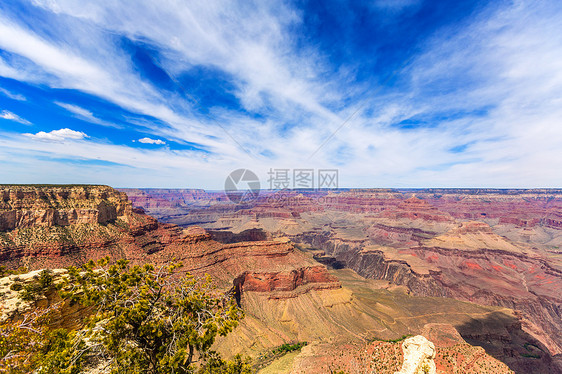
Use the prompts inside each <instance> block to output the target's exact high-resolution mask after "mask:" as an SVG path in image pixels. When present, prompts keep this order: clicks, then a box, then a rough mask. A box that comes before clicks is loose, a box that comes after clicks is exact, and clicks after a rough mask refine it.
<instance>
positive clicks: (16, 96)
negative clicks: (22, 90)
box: [0, 87, 27, 101]
mask: <svg viewBox="0 0 562 374" xmlns="http://www.w3.org/2000/svg"><path fill="white" fill-rule="evenodd" d="M0 93H1V94H2V95H4V96H6V97H9V98H10V99H13V100H18V101H26V100H27V99H26V98H25V96H23V95H20V94H15V93H13V92H10V91H8V90H6V89H5V88H2V87H0Z"/></svg>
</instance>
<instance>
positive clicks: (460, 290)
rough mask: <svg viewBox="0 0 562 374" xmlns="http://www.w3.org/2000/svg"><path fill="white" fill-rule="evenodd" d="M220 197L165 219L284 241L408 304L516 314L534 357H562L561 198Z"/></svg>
mask: <svg viewBox="0 0 562 374" xmlns="http://www.w3.org/2000/svg"><path fill="white" fill-rule="evenodd" d="M219 195H220V194H218V193H217V195H216V199H214V200H213V199H212V197H210V196H207V197H206V199H207V200H206V201H207V202H209V201H212V204H209V205H208V206H205V202H204V201H202V200H201V201H199V202H195V203H194V204H195V205H194V206H193V208H189V209H193V210H190V214H186V215H182V214H177V215H170V216H168V217H165V218H164V219H165V220H167V221H169V222H174V223H178V224H185V225H189V224H190V222H193V219H194V217H193V216H192V215H191V212H196V216H197V219H198V220H199V221H200V222H202V223H201V224H202V225H203V227H205V228H209V229H212V230H216V231H219V232H220V231H222V232H223V234H222V236H223V237H229V235H230V236H234V235H238V233H241V232H244V231H245V230H250V229H251V230H264V231H265V232H267V233H268V234H269V235H271V236H272V237H275V236H277V235H286V236H289V237H290V238H291V240H293V241H295V242H299V243H302V244H303V247H307V248H309V249H311V250H312V251H313V253H314V254H315V256H316V258H319V259H322V261H323V262H324V263H326V264H338V266H339V267H341V266H347V267H349V268H352V269H354V270H355V271H357V272H358V273H359V274H361V275H362V276H364V277H367V278H372V279H378V280H385V281H388V282H391V283H393V284H396V285H402V286H406V287H407V288H408V289H409V292H410V293H411V294H413V295H418V296H430V297H448V298H455V299H459V300H466V301H470V302H477V303H481V304H486V305H497V306H505V307H509V308H514V309H516V310H517V311H518V312H519V313H520V315H521V316H522V327H523V328H524V329H525V331H527V332H528V333H530V334H532V335H533V336H534V337H535V338H537V339H539V340H540V342H541V343H542V344H543V348H542V349H544V350H545V351H548V352H549V353H550V354H551V355H557V354H561V353H562V341H561V339H560V336H562V323H561V322H560V321H561V320H562V298H561V297H560V295H561V294H562V291H561V290H562V273H561V271H562V262H561V261H560V258H561V257H560V255H561V254H562V250H561V249H560V248H562V230H561V228H562V190H560V189H537V190H492V189H479V190H476V189H474V190H471V189H421V190H349V191H342V192H335V191H332V192H322V191H315V192H287V193H284V194H282V195H281V196H277V195H275V194H270V193H269V192H265V193H264V194H262V195H261V196H260V198H258V200H257V201H256V202H254V203H253V204H247V205H244V206H234V205H232V204H230V205H226V204H222V203H221V202H220V201H219ZM159 198H165V196H164V195H160V196H159ZM225 231H230V232H231V233H234V234H227V233H224V232H225ZM318 250H320V251H321V252H318ZM322 252H324V253H322ZM329 260H330V261H329Z"/></svg>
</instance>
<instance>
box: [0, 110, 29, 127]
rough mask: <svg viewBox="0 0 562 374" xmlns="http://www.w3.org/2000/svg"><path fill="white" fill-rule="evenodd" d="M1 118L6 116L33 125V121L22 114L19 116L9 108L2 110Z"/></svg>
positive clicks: (8, 118) (11, 119)
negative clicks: (22, 116)
mask: <svg viewBox="0 0 562 374" xmlns="http://www.w3.org/2000/svg"><path fill="white" fill-rule="evenodd" d="M0 118H4V119H7V120H10V121H15V122H19V123H21V124H24V125H31V122H29V121H28V120H26V119H23V118H21V117H20V116H18V115H17V114H15V113H12V112H10V111H9V110H3V111H2V112H0Z"/></svg>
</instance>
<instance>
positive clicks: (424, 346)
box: [395, 335, 437, 374]
mask: <svg viewBox="0 0 562 374" xmlns="http://www.w3.org/2000/svg"><path fill="white" fill-rule="evenodd" d="M402 350H403V351H404V362H403V364H402V368H401V369H400V371H397V372H395V374H436V373H437V369H436V367H435V362H434V361H433V359H434V358H435V352H436V351H435V345H434V344H433V343H432V342H430V341H429V340H427V339H426V338H425V337H423V336H422V335H416V336H413V337H410V338H407V339H406V340H404V343H402Z"/></svg>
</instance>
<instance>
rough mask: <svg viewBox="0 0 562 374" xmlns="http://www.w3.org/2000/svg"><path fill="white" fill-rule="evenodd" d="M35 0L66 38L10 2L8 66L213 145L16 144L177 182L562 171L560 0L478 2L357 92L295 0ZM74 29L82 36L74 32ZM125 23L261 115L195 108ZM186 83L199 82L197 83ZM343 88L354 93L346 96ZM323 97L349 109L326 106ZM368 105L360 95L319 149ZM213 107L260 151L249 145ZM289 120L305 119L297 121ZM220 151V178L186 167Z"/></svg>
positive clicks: (436, 178)
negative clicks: (130, 44)
mask: <svg viewBox="0 0 562 374" xmlns="http://www.w3.org/2000/svg"><path fill="white" fill-rule="evenodd" d="M34 2H35V3H37V4H42V5H43V6H44V7H45V8H46V9H48V10H51V11H53V14H57V15H59V14H61V15H65V16H57V17H59V18H57V22H56V23H55V24H53V25H52V27H51V29H50V34H52V35H55V36H58V37H59V38H60V39H61V40H62V41H59V40H57V37H47V36H43V35H40V34H36V33H34V32H32V31H30V30H29V29H27V28H25V27H23V26H21V25H19V24H17V22H15V21H9V20H6V19H4V18H2V16H0V47H1V48H3V49H5V50H7V51H9V52H11V53H12V54H18V55H21V56H23V57H22V59H25V61H27V60H29V61H28V62H27V63H24V62H25V61H19V62H18V63H14V62H13V59H12V60H10V61H4V60H2V59H1V58H0V75H4V76H10V77H12V78H14V79H21V80H24V81H28V82H37V81H40V82H41V83H43V84H46V85H48V86H51V87H57V88H66V89H77V90H82V91H85V92H88V93H90V94H93V95H97V96H99V97H102V98H104V99H106V100H108V101H110V102H112V103H115V104H117V105H119V106H121V107H123V108H124V109H127V110H130V111H132V112H134V113H139V114H146V115H150V116H154V117H156V118H157V119H158V120H160V122H159V123H162V122H164V123H165V125H164V126H160V125H155V124H151V122H150V121H146V123H144V122H143V125H142V127H143V133H147V135H150V137H148V138H146V139H148V140H149V141H150V142H155V143H151V144H159V143H156V142H158V141H160V142H163V141H162V140H159V139H158V138H162V139H164V138H165V139H170V141H171V140H173V141H174V142H182V141H183V142H191V143H197V144H200V145H201V146H202V147H204V148H205V149H208V150H209V154H203V153H198V152H192V153H181V152H180V153H178V152H174V151H170V150H166V148H167V147H155V148H158V149H157V150H145V149H143V150H142V151H143V152H144V153H141V152H140V151H139V152H137V151H135V150H134V148H133V147H126V146H110V145H107V144H94V143H96V142H94V141H92V142H87V143H88V146H87V147H86V146H84V145H83V144H82V143H83V142H82V143H81V144H80V146H74V145H73V146H72V147H66V146H65V147H54V146H53V145H52V144H44V143H40V142H29V141H28V140H27V139H25V140H27V141H26V142H23V141H21V142H19V143H18V141H17V140H15V141H14V142H13V143H12V144H11V145H10V146H11V147H13V149H22V150H28V151H29V152H38V153H40V152H49V153H52V154H56V155H58V156H60V157H64V156H68V157H75V158H85V159H94V158H96V157H103V159H104V160H107V161H110V162H115V163H119V164H125V165H128V167H131V168H139V169H143V168H145V169H150V170H151V172H156V171H157V170H159V169H158V168H161V167H162V165H167V167H168V168H170V169H169V170H170V172H169V173H166V172H162V171H158V175H159V176H160V177H161V178H163V180H162V182H161V185H166V184H171V183H175V182H174V181H175V179H174V177H175V176H176V175H177V174H178V171H181V173H182V175H193V178H191V179H189V183H190V184H192V185H194V186H195V185H197V186H198V187H208V186H212V187H214V188H220V183H222V182H223V181H222V180H220V179H221V178H222V176H221V173H223V172H224V175H225V176H226V175H227V173H228V172H229V171H230V170H232V169H234V168H237V167H250V168H252V170H254V171H256V172H257V173H259V172H260V170H268V169H269V167H280V168H286V167H290V168H307V167H313V168H323V167H333V166H336V167H339V168H340V181H341V184H342V185H346V186H363V187H373V186H379V187H385V186H410V187H414V186H417V187H423V186H452V185H454V186H462V185H465V186H470V185H473V186H500V187H501V186H505V187H508V186H528V187H532V186H534V185H546V186H555V185H560V184H562V179H561V178H562V165H561V164H562V158H560V157H559V152H560V149H562V144H561V141H562V140H561V139H562V126H561V125H560V118H562V101H561V99H560V97H562V34H561V33H560V32H559V30H560V29H561V27H562V25H561V21H560V20H561V19H562V18H561V17H560V15H561V14H562V11H561V9H560V5H557V4H556V2H526V1H516V2H513V3H512V4H508V5H504V4H502V5H501V8H500V6H499V5H494V6H492V7H491V9H488V10H485V11H483V12H480V13H478V12H476V13H474V18H471V19H469V20H467V22H466V23H463V24H459V23H455V25H454V27H451V28H450V29H440V30H439V31H438V33H437V34H435V35H434V37H433V39H432V40H429V41H426V42H425V44H422V45H420V46H419V49H420V50H421V51H422V52H421V54H420V55H417V56H414V58H413V60H412V62H411V64H409V66H408V67H407V68H406V69H404V70H403V71H399V72H397V77H400V80H401V81H404V82H406V81H408V79H409V80H410V81H409V85H408V84H407V83H404V87H405V88H401V89H402V91H401V92H399V93H394V94H391V93H386V92H385V91H384V89H382V90H380V91H378V92H377V93H373V94H369V93H367V94H366V95H364V96H363V97H362V98H360V99H357V100H353V99H349V98H350V97H353V96H354V95H356V93H357V92H358V91H360V90H361V89H362V87H360V85H358V84H357V83H356V82H354V80H353V73H350V74H349V75H345V74H342V75H339V72H338V73H332V72H331V70H330V69H331V68H330V66H329V65H327V62H326V60H325V59H324V58H323V56H322V53H321V52H319V51H317V50H315V49H314V47H309V48H307V47H304V50H299V51H298V53H297V52H295V51H294V49H293V47H294V46H293V45H292V43H293V42H294V40H292V35H291V34H290V32H289V29H291V27H288V26H292V25H295V24H296V25H298V23H299V22H301V19H300V18H299V17H300V15H299V12H298V10H293V9H291V8H290V7H289V6H288V5H287V3H282V4H280V3H278V2H273V4H270V3H268V2H258V3H256V4H252V5H245V3H244V2H242V3H230V2H223V1H211V2H206V3H205V4H203V5H198V3H195V2H163V3H158V4H155V3H154V2H152V1H148V0H145V1H143V0H139V1H138V2H137V3H135V4H136V6H135V7H134V8H131V7H130V5H129V4H127V3H126V2H118V1H108V0H106V1H104V0H100V1H96V2H92V3H88V4H87V5H83V4H80V5H76V4H77V3H76V2H75V1H71V0H44V1H42V0H34ZM416 3H417V1H413V0H399V1H396V2H391V1H387V0H373V4H374V6H378V7H382V8H385V7H388V6H391V5H392V6H396V7H398V8H400V9H405V10H406V9H409V8H410V6H415V5H416ZM382 8H381V9H382ZM68 29H72V30H73V33H72V35H66V34H65V30H68ZM61 35H62V36H61ZM109 35H111V36H112V37H110V36H109ZM114 35H119V36H124V37H127V38H130V39H132V40H142V41H143V42H146V43H149V44H151V45H153V46H154V47H155V48H156V49H157V50H158V51H159V56H160V57H159V60H158V61H156V62H157V63H158V64H160V65H161V66H162V68H164V69H165V70H166V71H167V72H168V73H170V74H171V75H172V76H180V75H181V74H183V73H185V72H186V71H188V70H189V69H190V68H191V67H193V66H205V67H209V68H212V69H218V70H220V71H224V72H226V73H227V74H229V75H230V76H231V77H232V80H233V85H234V86H235V88H234V94H235V95H236V96H237V97H238V99H239V100H240V101H241V103H242V105H243V106H244V107H245V108H246V109H248V110H249V111H258V112H259V113H260V114H262V115H263V116H262V118H266V119H262V118H260V119H256V118H254V117H250V116H246V115H245V114H243V113H240V112H236V111H230V110H228V109H226V108H222V109H221V108H209V112H210V114H209V117H212V120H209V119H208V118H198V117H195V116H193V114H192V113H194V112H197V108H192V107H191V104H190V101H189V100H187V101H186V100H184V99H183V98H182V97H181V95H177V94H171V93H169V92H164V91H162V90H159V89H158V88H157V87H154V86H152V85H151V84H150V83H149V82H148V81H146V80H144V79H143V78H142V77H141V76H139V73H138V71H136V70H135V68H134V66H132V65H131V60H130V56H128V55H126V53H124V52H123V51H122V50H121V48H120V46H119V45H117V44H115V42H114V40H115V38H114V37H113V36H114ZM74 37H75V38H76V39H75V40H74V39H72V38H74ZM376 57H377V56H373V58H376ZM342 69H345V67H344V68H342ZM350 69H351V68H350ZM186 90H187V91H188V92H187V94H190V92H189V91H190V87H186ZM367 92H368V91H367ZM369 95H371V96H369ZM348 99H349V101H350V102H351V104H348V105H345V106H344V105H343V104H338V103H340V102H343V101H346V100H348ZM326 103H331V104H334V103H335V104H336V105H334V106H333V107H339V105H341V107H342V108H341V109H337V110H336V109H330V108H331V107H330V106H329V105H328V104H326ZM58 104H59V105H61V106H62V107H64V108H65V109H67V110H69V111H70V112H72V113H73V114H74V115H76V116H77V117H79V118H83V119H85V120H89V121H90V122H92V123H96V122H95V121H100V119H99V118H97V117H95V116H94V114H93V112H92V111H90V110H88V109H86V108H81V107H78V106H75V105H72V104H66V103H58ZM482 107H486V108H487V113H485V114H483V115H481V116H475V117H467V118H460V119H454V118H451V119H447V118H435V117H438V116H435V113H436V112H440V111H441V112H442V113H451V112H462V111H465V112H470V111H473V110H477V109H480V108H482ZM357 108H362V110H360V111H359V112H358V113H357V115H356V116H355V117H354V118H353V119H352V120H351V121H350V123H348V124H347V125H345V126H344V127H343V128H342V129H341V130H340V131H339V132H338V133H337V134H336V136H334V137H333V139H332V140H330V141H329V142H328V143H326V145H325V146H324V147H323V148H322V149H320V151H319V152H318V154H317V155H316V156H315V157H314V158H313V159H311V160H309V159H308V157H309V155H310V154H311V153H312V152H314V151H315V150H316V149H317V148H318V146H319V145H320V144H322V143H323V142H324V140H325V139H327V138H328V137H329V136H330V135H331V134H332V132H333V131H334V130H335V129H336V128H338V126H339V125H340V124H342V122H343V121H344V120H345V118H347V117H348V116H350V115H351V114H352V113H353V112H354V111H355V110H356V109H357ZM414 115H417V116H420V117H424V116H425V117H427V118H428V121H429V122H431V123H429V124H428V126H426V127H422V128H412V129H399V128H397V127H396V126H394V124H396V123H398V122H400V121H402V120H404V119H408V118H410V117H412V116H414ZM215 120H216V121H215ZM217 122H218V123H220V124H221V125H222V126H223V127H224V128H225V129H226V131H228V134H230V135H232V136H233V137H234V138H235V139H236V142H239V143H241V144H242V145H243V146H244V148H247V149H248V150H249V151H250V152H251V153H252V154H253V155H256V158H257V160H254V159H250V158H249V157H247V156H246V155H245V153H244V152H243V151H242V150H241V149H240V148H239V147H238V145H237V144H236V142H235V141H233V140H232V139H230V136H229V135H228V134H226V133H225V132H224V131H223V129H222V128H221V127H220V126H218V125H217ZM287 124H296V125H295V126H294V127H292V128H289V129H286V128H285V127H286V125H287ZM137 126H141V125H137ZM58 131H61V130H58ZM70 131H72V130H70ZM51 133H52V132H51ZM51 133H43V134H45V135H47V136H49V134H51ZM39 134H41V133H38V134H35V135H31V134H30V135H29V136H30V137H33V136H38V135H39ZM42 136H43V137H44V135H42ZM139 141H141V140H139ZM464 144H469V146H467V147H466V151H464V152H461V153H456V154H455V153H452V152H450V151H449V149H450V148H452V147H454V146H461V145H464ZM55 148H56V149H55ZM264 150H269V151H271V153H273V157H272V158H271V160H270V159H269V158H263V157H260V156H259V154H260V153H261V152H262V151H264ZM342 150H345V152H343V151H342ZM344 154H345V157H343V156H342V155H344ZM340 156H341V157H340ZM211 161H212V162H213V165H215V167H214V170H216V173H217V176H215V179H216V180H215V181H214V182H211V184H206V185H205V183H209V180H208V178H207V174H205V178H207V179H205V181H203V178H204V177H203V176H202V173H196V172H195V173H191V174H190V172H189V170H188V169H189V168H191V169H192V170H205V168H208V166H209V163H210V162H211ZM119 177H121V176H119ZM108 178H111V176H110V175H109V174H108ZM124 180H126V179H124ZM131 180H133V179H131ZM134 180H138V179H134ZM264 180H265V178H264ZM155 183H156V182H155Z"/></svg>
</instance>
